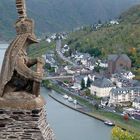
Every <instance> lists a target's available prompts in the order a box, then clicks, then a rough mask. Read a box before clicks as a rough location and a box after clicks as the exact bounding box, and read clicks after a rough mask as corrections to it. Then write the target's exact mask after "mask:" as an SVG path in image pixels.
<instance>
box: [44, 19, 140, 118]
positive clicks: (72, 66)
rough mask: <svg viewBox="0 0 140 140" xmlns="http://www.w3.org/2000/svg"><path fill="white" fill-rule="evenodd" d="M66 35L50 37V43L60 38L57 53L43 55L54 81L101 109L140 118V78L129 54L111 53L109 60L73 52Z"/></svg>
mask: <svg viewBox="0 0 140 140" xmlns="http://www.w3.org/2000/svg"><path fill="white" fill-rule="evenodd" d="M112 22H113V21H111V23H112ZM114 22H115V24H116V23H117V24H119V23H118V22H117V21H114ZM114 22H113V23H114ZM66 38H67V34H66V33H62V34H60V35H59V37H58V35H56V34H54V35H52V36H51V37H50V38H49V37H48V38H47V39H46V42H48V43H50V42H51V40H56V41H55V42H56V50H55V52H53V51H49V52H47V53H46V55H43V57H44V58H45V61H46V73H47V75H48V76H49V77H52V79H53V82H54V81H55V84H57V85H59V87H61V88H62V89H64V90H65V91H68V92H70V93H71V94H73V95H75V96H79V97H82V98H83V99H85V100H87V101H88V102H89V103H91V104H93V105H98V107H99V108H101V109H104V110H106V111H109V112H112V113H116V114H120V115H122V116H124V115H125V114H129V117H130V118H131V119H140V81H138V80H135V75H134V74H133V72H132V71H131V69H132V62H131V59H130V58H129V56H128V55H127V54H123V53H120V54H109V55H108V58H107V59H104V60H101V59H99V58H97V57H96V58H95V57H94V56H91V55H90V54H88V53H81V52H77V51H76V52H71V49H70V47H69V46H68V45H67V44H64V43H62V42H64V41H63V40H65V39H66ZM60 60H61V62H60ZM62 61H63V62H62ZM53 77H55V78H53ZM50 79H51V78H50ZM118 108H119V109H118Z"/></svg>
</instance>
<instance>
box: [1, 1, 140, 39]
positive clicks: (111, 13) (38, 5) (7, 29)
mask: <svg viewBox="0 0 140 140" xmlns="http://www.w3.org/2000/svg"><path fill="white" fill-rule="evenodd" d="M138 3H140V0H27V7H28V8H27V9H28V12H29V16H30V17H32V18H34V19H35V21H36V29H37V33H38V34H42V33H46V32H57V31H67V30H71V29H73V28H75V27H78V26H81V25H86V24H93V23H96V22H97V21H98V20H102V21H106V20H109V19H113V18H116V17H118V15H119V14H120V13H121V12H122V11H124V10H126V9H127V8H128V7H130V6H132V5H134V4H138ZM15 20H16V11H15V0H0V38H1V39H2V38H4V39H6V38H11V37H12V35H13V33H14V29H13V25H14V22H15Z"/></svg>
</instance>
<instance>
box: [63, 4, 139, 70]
mask: <svg viewBox="0 0 140 140" xmlns="http://www.w3.org/2000/svg"><path fill="white" fill-rule="evenodd" d="M119 20H120V24H119V25H108V24H104V26H103V27H101V28H100V29H98V30H97V31H95V30H93V29H92V27H90V26H88V27H85V28H84V29H81V30H79V31H75V32H72V33H71V34H70V35H69V37H68V39H67V41H66V43H67V44H69V45H70V46H71V48H72V49H73V50H79V51H81V52H88V53H90V54H91V55H94V56H95V55H98V56H99V57H101V58H107V55H108V54H110V53H127V54H128V55H129V56H130V58H131V60H132V63H133V66H135V67H137V68H140V63H139V60H140V5H138V6H135V7H132V8H130V10H128V11H126V12H124V13H123V14H122V15H121V16H120V19H119ZM99 52H100V53H99Z"/></svg>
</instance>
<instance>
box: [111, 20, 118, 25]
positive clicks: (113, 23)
mask: <svg viewBox="0 0 140 140" xmlns="http://www.w3.org/2000/svg"><path fill="white" fill-rule="evenodd" d="M110 24H112V25H115V24H116V25H118V24H119V22H118V21H117V20H111V21H110Z"/></svg>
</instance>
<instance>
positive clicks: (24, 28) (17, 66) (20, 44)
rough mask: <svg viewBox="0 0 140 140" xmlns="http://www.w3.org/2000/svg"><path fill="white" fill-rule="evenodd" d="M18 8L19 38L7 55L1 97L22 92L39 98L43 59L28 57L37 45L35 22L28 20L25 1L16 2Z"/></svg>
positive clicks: (1, 79)
mask: <svg viewBox="0 0 140 140" xmlns="http://www.w3.org/2000/svg"><path fill="white" fill-rule="evenodd" d="M16 7H17V11H18V14H19V19H18V20H17V22H16V23H15V28H16V32H17V36H16V38H15V39H14V40H13V42H12V43H11V44H10V46H9V47H8V49H7V51H6V53H5V57H4V61H3V65H2V70H1V75H0V96H1V97H3V96H4V95H5V94H6V93H9V92H20V91H24V92H27V93H31V94H34V95H36V96H38V95H39V87H40V82H41V80H42V76H43V65H44V61H43V60H42V59H41V58H35V59H31V58H29V57H28V56H27V52H26V50H27V48H28V47H29V46H30V45H31V44H33V43H37V39H36V37H35V34H34V22H33V21H32V20H31V19H28V18H27V15H26V8H25V2H24V1H23V0H16ZM32 66H36V71H33V69H31V67H32Z"/></svg>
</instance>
